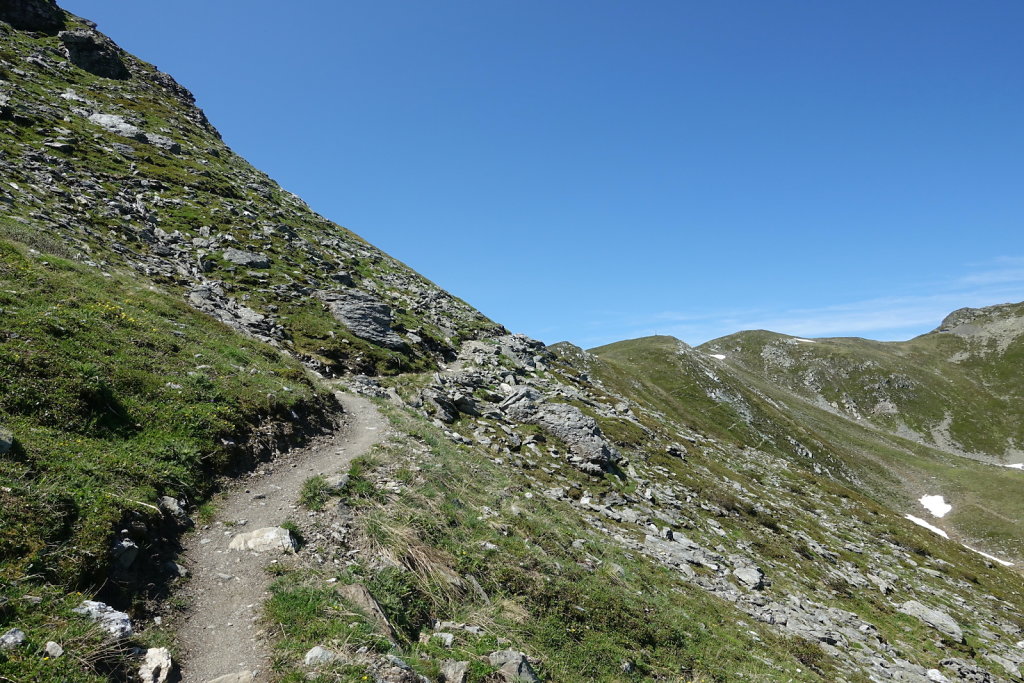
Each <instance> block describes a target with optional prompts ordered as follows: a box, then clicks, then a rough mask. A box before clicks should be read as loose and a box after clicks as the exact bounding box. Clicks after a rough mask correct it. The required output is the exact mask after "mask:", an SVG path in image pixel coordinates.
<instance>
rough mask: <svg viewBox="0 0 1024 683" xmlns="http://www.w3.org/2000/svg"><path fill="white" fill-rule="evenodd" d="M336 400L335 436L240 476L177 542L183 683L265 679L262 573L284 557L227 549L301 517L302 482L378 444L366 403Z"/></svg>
mask: <svg viewBox="0 0 1024 683" xmlns="http://www.w3.org/2000/svg"><path fill="white" fill-rule="evenodd" d="M336 395H337V397H338V400H339V401H340V402H341V405H342V407H343V408H344V410H345V414H344V416H343V423H342V425H341V426H340V427H339V429H338V430H336V431H335V432H334V433H332V434H329V435H327V436H324V437H320V438H318V439H316V440H314V441H313V442H312V443H311V444H310V445H308V446H306V447H304V448H301V449H295V450H292V451H290V452H288V453H286V454H283V455H282V456H280V457H279V458H277V459H275V460H273V461H271V462H269V463H266V464H264V465H261V466H260V467H258V468H257V470H256V471H254V472H252V473H250V474H249V475H245V476H243V477H240V478H239V479H238V480H237V481H236V482H234V483H233V484H232V485H231V486H230V488H228V489H227V490H225V491H224V492H223V493H222V494H220V495H219V496H217V497H216V498H215V499H214V504H215V506H216V512H215V514H214V517H213V519H212V520H210V521H209V522H208V523H207V524H205V525H203V527H202V528H200V529H199V530H197V531H196V532H195V533H193V534H190V535H189V536H188V537H186V538H185V539H184V547H185V550H184V553H183V555H182V557H183V560H182V564H183V565H184V566H185V567H186V569H188V571H189V575H190V578H189V579H188V582H187V584H186V586H185V587H184V588H183V590H182V592H181V594H182V596H183V597H184V598H185V600H186V601H187V604H188V606H187V607H186V610H185V613H184V615H182V616H181V617H179V618H177V619H176V622H177V633H178V643H179V648H178V652H179V654H178V659H179V660H180V666H181V675H182V681H183V682H184V683H208V682H210V681H218V683H248V682H249V681H263V680H266V679H267V673H268V672H267V669H268V664H269V645H268V644H267V643H266V642H265V640H264V638H263V633H262V628H261V625H260V623H259V619H260V615H261V613H262V606H263V602H264V601H265V600H266V599H267V597H268V595H269V593H268V587H269V585H270V582H271V577H270V575H269V574H268V573H267V571H266V569H265V567H266V566H267V565H268V564H270V563H271V562H272V561H274V560H279V559H280V558H281V557H283V554H282V551H281V550H269V551H266V552H261V553H257V552H254V551H252V550H233V549H229V547H228V546H229V543H230V542H231V540H232V538H233V537H234V536H237V535H239V534H245V533H250V532H253V531H256V530H258V529H264V528H267V527H279V526H281V524H283V523H284V522H285V521H286V520H287V519H288V518H289V516H296V515H304V514H305V510H304V509H303V508H300V507H298V500H299V494H300V491H301V489H302V485H303V483H304V482H305V481H306V480H307V479H308V478H310V477H312V476H314V475H317V474H323V475H325V476H327V477H331V476H332V475H338V474H343V473H344V472H346V471H347V470H348V466H349V463H350V462H351V461H352V459H353V458H356V457H358V456H359V455H362V454H363V453H365V452H366V451H367V450H368V449H369V448H370V447H371V446H373V445H374V444H376V443H377V442H379V441H381V440H382V439H383V438H384V436H385V435H386V433H387V430H388V424H387V422H386V420H385V419H384V418H383V417H381V415H380V414H379V413H378V412H377V409H376V408H375V407H374V405H373V404H372V403H370V401H368V400H366V399H365V398H362V397H360V396H354V395H352V394H344V393H340V392H339V393H337V394H336Z"/></svg>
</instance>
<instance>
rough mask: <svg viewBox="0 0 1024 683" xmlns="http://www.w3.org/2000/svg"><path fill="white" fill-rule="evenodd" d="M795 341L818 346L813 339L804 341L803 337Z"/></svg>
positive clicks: (794, 338) (794, 339)
mask: <svg viewBox="0 0 1024 683" xmlns="http://www.w3.org/2000/svg"><path fill="white" fill-rule="evenodd" d="M793 341H798V342H803V343H804V344H817V343H818V342H816V341H814V340H813V339H804V338H803V337H793Z"/></svg>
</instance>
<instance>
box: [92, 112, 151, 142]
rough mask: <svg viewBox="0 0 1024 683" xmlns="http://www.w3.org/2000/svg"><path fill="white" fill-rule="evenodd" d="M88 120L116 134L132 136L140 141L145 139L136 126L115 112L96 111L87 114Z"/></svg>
mask: <svg viewBox="0 0 1024 683" xmlns="http://www.w3.org/2000/svg"><path fill="white" fill-rule="evenodd" d="M89 121H91V122H92V123H95V124H96V125H97V126H99V127H100V128H103V129H104V130H107V131H110V132H111V133H114V134H116V135H121V136H123V137H126V138H132V139H133V140H139V141H140V142H141V141H142V140H144V139H145V137H144V136H143V134H142V131H141V130H140V129H139V127H138V126H133V125H132V124H130V123H128V122H127V121H125V118H124V117H123V116H118V115H117V114H102V113H100V112H96V113H94V114H90V115H89Z"/></svg>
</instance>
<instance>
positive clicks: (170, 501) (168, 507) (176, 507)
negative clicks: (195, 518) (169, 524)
mask: <svg viewBox="0 0 1024 683" xmlns="http://www.w3.org/2000/svg"><path fill="white" fill-rule="evenodd" d="M157 507H158V508H160V512H161V513H163V515H164V516H165V517H168V518H170V519H171V520H172V521H173V522H174V523H175V525H177V526H178V528H180V529H184V528H187V527H190V526H192V524H193V522H192V519H191V518H189V516H188V515H187V514H186V513H185V509H184V508H183V507H182V506H181V502H180V501H178V500H176V499H174V498H171V497H170V496H161V497H160V500H158V501H157Z"/></svg>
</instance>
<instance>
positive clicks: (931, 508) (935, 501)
mask: <svg viewBox="0 0 1024 683" xmlns="http://www.w3.org/2000/svg"><path fill="white" fill-rule="evenodd" d="M920 502H921V505H924V506H925V508H927V510H928V512H930V513H932V517H945V516H946V513H947V512H949V511H950V510H952V509H953V506H952V505H950V504H949V503H947V502H946V501H945V499H944V498H943V497H942V496H921V501H920Z"/></svg>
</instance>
